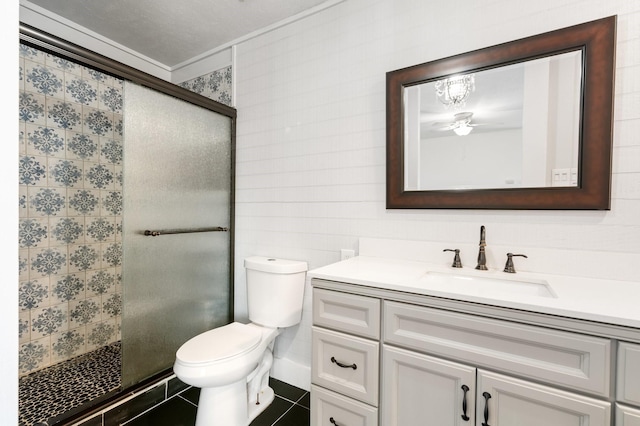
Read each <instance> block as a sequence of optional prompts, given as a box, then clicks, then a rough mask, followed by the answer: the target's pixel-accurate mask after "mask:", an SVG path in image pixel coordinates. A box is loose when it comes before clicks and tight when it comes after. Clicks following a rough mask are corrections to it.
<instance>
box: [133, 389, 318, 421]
mask: <svg viewBox="0 0 640 426" xmlns="http://www.w3.org/2000/svg"><path fill="white" fill-rule="evenodd" d="M269 382H270V386H271V387H272V388H273V390H274V392H275V394H276V397H275V398H274V400H273V402H272V403H271V405H270V406H269V407H267V409H266V410H264V412H262V414H260V415H259V416H258V417H257V418H256V419H255V420H254V421H253V422H251V425H250V426H308V425H309V418H310V417H309V402H310V400H309V392H307V391H305V390H303V389H299V388H297V387H295V386H292V385H289V384H287V383H284V382H282V381H280V380H276V379H273V378H271V379H269ZM199 395H200V389H198V388H189V389H187V390H185V391H183V392H182V393H179V394H178V395H176V396H174V397H173V398H171V399H169V400H167V401H165V402H163V403H162V404H160V405H157V406H155V407H154V408H153V409H151V410H149V411H147V412H146V413H144V414H141V415H140V416H138V417H136V418H134V419H131V420H129V421H127V422H126V423H124V425H125V426H194V425H195V422H196V410H197V404H198V396H199Z"/></svg>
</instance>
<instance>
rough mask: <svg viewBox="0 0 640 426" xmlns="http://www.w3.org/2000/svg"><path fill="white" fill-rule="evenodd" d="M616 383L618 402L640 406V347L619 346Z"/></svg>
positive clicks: (626, 344)
mask: <svg viewBox="0 0 640 426" xmlns="http://www.w3.org/2000/svg"><path fill="white" fill-rule="evenodd" d="M616 383H617V390H616V397H617V398H616V399H617V400H618V401H620V402H626V403H628V404H634V405H640V345H635V344H632V343H625V342H622V343H620V344H619V346H618V377H617V381H616Z"/></svg>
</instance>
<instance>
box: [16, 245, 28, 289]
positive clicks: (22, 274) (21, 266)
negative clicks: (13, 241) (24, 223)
mask: <svg viewBox="0 0 640 426" xmlns="http://www.w3.org/2000/svg"><path fill="white" fill-rule="evenodd" d="M28 279H29V250H28V249H19V250H18V280H19V281H26V280H28Z"/></svg>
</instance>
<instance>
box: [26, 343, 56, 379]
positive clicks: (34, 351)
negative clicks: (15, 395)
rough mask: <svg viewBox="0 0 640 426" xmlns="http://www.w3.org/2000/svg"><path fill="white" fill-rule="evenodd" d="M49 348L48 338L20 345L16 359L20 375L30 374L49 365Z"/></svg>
mask: <svg viewBox="0 0 640 426" xmlns="http://www.w3.org/2000/svg"><path fill="white" fill-rule="evenodd" d="M50 347H51V338H50V337H46V338H43V339H37V340H32V341H30V342H29V343H25V344H24V345H20V353H19V357H18V358H19V370H20V373H22V374H26V373H30V372H32V371H35V370H38V369H40V368H43V367H46V366H47V365H49V363H50V358H51V355H50Z"/></svg>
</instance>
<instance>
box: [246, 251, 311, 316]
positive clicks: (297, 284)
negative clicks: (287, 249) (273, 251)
mask: <svg viewBox="0 0 640 426" xmlns="http://www.w3.org/2000/svg"><path fill="white" fill-rule="evenodd" d="M244 267H245V269H246V272H247V299H248V302H247V303H248V309H249V320H251V322H254V323H256V324H260V325H264V326H266V327H290V326H292V325H295V324H298V323H299V322H300V320H301V319H302V302H303V297H304V286H305V280H306V274H307V262H303V261H298V260H286V259H275V258H272V257H261V256H252V257H248V258H246V259H245V260H244Z"/></svg>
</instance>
